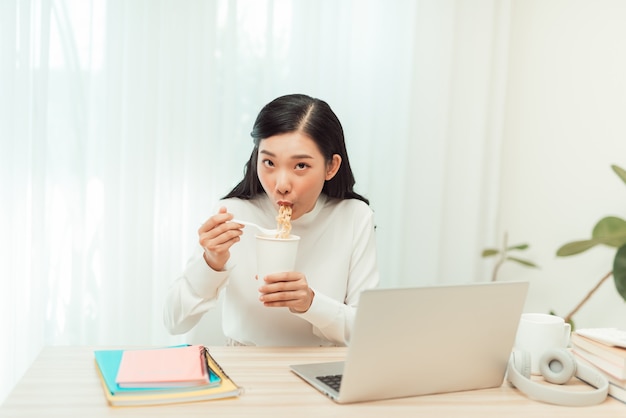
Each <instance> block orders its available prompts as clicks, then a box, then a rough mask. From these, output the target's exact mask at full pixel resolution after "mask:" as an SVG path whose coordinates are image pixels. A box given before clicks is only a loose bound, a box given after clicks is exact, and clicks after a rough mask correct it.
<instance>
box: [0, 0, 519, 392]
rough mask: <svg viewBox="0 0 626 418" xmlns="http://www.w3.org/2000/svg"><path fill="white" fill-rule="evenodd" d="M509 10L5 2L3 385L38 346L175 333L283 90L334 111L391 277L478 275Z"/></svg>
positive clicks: (448, 2)
mask: <svg viewBox="0 0 626 418" xmlns="http://www.w3.org/2000/svg"><path fill="white" fill-rule="evenodd" d="M508 10H509V9H508V2H507V1H498V0H472V1H471V2H466V1H463V0H445V1H441V0H423V1H419V0H395V1H386V0H365V1H363V0H354V1H350V0H321V1H320V0H274V1H272V0H267V1H262V0H239V1H235V0H215V1H206V0H184V1H180V0H158V1H157V0H133V1H128V0H2V1H0V140H1V149H0V175H1V177H0V200H1V202H2V203H1V206H0V279H1V280H0V290H1V292H0V327H1V328H0V335H1V336H2V340H3V343H2V344H1V345H0V379H2V386H1V387H0V400H2V399H3V398H4V397H5V396H6V394H7V393H8V391H9V390H10V389H11V387H12V386H13V385H14V384H15V382H16V381H17V379H19V377H20V376H21V374H22V373H23V372H24V371H25V369H26V368H27V367H28V365H29V364H30V362H31V361H32V360H33V358H34V357H35V356H36V354H37V353H38V352H39V350H40V349H41V347H42V346H44V345H53V344H93V345H106V344H167V343H174V342H179V341H186V338H188V337H187V336H179V337H171V336H169V335H167V333H166V332H165V330H164V328H163V326H162V322H161V311H162V301H163V297H164V294H165V292H166V291H167V287H168V285H169V284H170V282H171V281H173V280H174V279H175V277H176V276H177V274H178V273H179V272H180V271H181V270H182V268H183V265H184V263H185V261H186V259H187V258H188V256H189V255H190V254H191V252H192V251H193V248H194V246H195V245H196V229H197V227H198V226H199V224H200V223H201V222H202V221H203V220H205V218H207V217H208V216H209V215H210V214H211V213H210V209H211V208H212V207H213V205H214V203H215V201H216V200H217V199H218V198H219V197H220V196H222V195H224V194H225V193H226V192H227V191H228V190H229V189H230V188H231V187H232V186H233V185H234V184H235V182H237V181H238V180H239V179H240V178H241V176H242V170H243V165H244V163H245V161H246V160H247V157H248V156H249V152H250V150H251V140H250V137H249V131H250V129H251V127H252V123H253V120H254V118H255V116H256V113H257V112H258V111H259V110H260V108H261V107H262V106H263V105H264V104H265V103H267V102H268V101H270V100H271V99H273V98H275V97H277V96H279V95H282V94H286V93H294V92H301V93H306V94H310V95H312V96H315V97H319V98H322V99H324V100H326V101H327V102H329V104H330V105H331V106H332V107H333V109H334V110H335V111H336V113H337V114H338V116H339V118H340V119H341V121H342V123H343V125H344V129H345V133H346V137H347V143H348V151H349V153H350V158H351V163H352V166H353V169H354V171H355V175H356V178H357V186H356V187H357V190H358V191H359V192H361V193H362V194H365V195H366V196H367V197H369V198H370V200H371V206H372V208H373V209H374V211H375V212H376V218H377V225H378V232H377V234H378V246H379V254H380V256H379V257H380V269H381V274H382V285H383V286H414V285H419V284H430V283H438V282H450V281H476V280H482V279H484V278H486V275H485V274H483V273H484V272H483V269H484V266H483V262H482V260H480V257H479V254H480V249H481V246H483V244H484V243H485V242H489V243H492V242H493V240H494V237H493V236H492V234H493V232H492V231H493V229H494V227H495V216H496V214H495V208H496V207H497V204H496V198H497V187H498V184H497V178H498V175H497V174H498V162H499V157H498V152H499V140H500V131H501V129H500V124H501V121H502V118H503V115H501V111H500V109H501V106H500V105H501V102H502V99H503V96H504V86H505V83H506V77H505V74H506V39H507V33H508V19H509V16H508V13H509V12H508ZM215 315H217V316H214V317H213V318H214V322H213V330H212V331H208V332H209V333H211V332H212V334H210V335H207V336H206V341H208V342H210V343H219V341H221V340H220V337H219V335H220V334H219V333H220V331H219V326H218V325H217V320H215V318H219V313H215Z"/></svg>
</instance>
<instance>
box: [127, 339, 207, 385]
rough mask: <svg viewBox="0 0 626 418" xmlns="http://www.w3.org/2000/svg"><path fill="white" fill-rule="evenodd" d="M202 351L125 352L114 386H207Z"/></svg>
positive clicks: (193, 348) (190, 348) (198, 348)
mask: <svg viewBox="0 0 626 418" xmlns="http://www.w3.org/2000/svg"><path fill="white" fill-rule="evenodd" d="M205 350H206V349H205V347H203V346H201V345H190V346H184V347H169V348H155V349H146V350H125V351H124V353H123V354H122V360H121V361H120V367H119V370H118V372H117V378H116V383H117V384H118V385H119V386H120V387H122V388H138V387H159V386H161V387H163V386H197V385H204V384H206V383H208V382H209V372H208V369H207V362H206V356H205Z"/></svg>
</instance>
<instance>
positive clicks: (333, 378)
mask: <svg viewBox="0 0 626 418" xmlns="http://www.w3.org/2000/svg"><path fill="white" fill-rule="evenodd" d="M341 377H342V375H340V374H331V375H328V376H317V377H316V378H317V380H319V381H321V382H322V383H324V384H326V385H328V386H330V387H331V388H333V389H335V390H336V391H337V392H339V388H340V387H341Z"/></svg>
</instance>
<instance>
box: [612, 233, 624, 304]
mask: <svg viewBox="0 0 626 418" xmlns="http://www.w3.org/2000/svg"><path fill="white" fill-rule="evenodd" d="M613 280H614V281H615V288H616V289H617V292H618V293H619V294H620V296H621V297H622V299H624V301H626V245H623V246H621V247H620V248H619V250H617V254H615V259H613Z"/></svg>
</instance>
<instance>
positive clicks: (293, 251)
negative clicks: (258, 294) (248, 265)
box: [256, 235, 300, 280]
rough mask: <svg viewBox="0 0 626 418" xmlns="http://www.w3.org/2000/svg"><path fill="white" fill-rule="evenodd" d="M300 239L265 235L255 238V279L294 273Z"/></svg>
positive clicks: (290, 236) (294, 236) (297, 237)
mask: <svg viewBox="0 0 626 418" xmlns="http://www.w3.org/2000/svg"><path fill="white" fill-rule="evenodd" d="M299 242H300V237H299V236H297V235H289V237H288V238H275V237H272V236H267V235H257V236H256V271H257V278H258V279H259V280H263V278H264V277H265V276H267V275H268V274H271V273H281V272H285V271H294V269H295V266H296V255H297V254H298V243H299Z"/></svg>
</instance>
